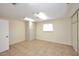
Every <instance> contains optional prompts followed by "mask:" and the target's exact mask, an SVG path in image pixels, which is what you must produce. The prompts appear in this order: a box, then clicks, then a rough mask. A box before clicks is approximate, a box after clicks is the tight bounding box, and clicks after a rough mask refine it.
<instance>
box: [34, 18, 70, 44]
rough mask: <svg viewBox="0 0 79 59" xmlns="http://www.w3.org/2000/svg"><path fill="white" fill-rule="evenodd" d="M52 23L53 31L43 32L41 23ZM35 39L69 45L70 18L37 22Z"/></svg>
mask: <svg viewBox="0 0 79 59" xmlns="http://www.w3.org/2000/svg"><path fill="white" fill-rule="evenodd" d="M45 23H52V24H53V26H54V31H52V32H43V31H42V29H43V24H45ZM36 28H37V29H36V39H39V40H45V41H51V42H56V43H62V44H67V45H71V19H70V18H68V19H56V20H50V21H44V22H39V23H37V26H36Z"/></svg>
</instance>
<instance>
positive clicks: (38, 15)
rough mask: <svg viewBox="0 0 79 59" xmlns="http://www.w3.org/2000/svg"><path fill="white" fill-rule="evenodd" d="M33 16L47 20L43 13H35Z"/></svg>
mask: <svg viewBox="0 0 79 59" xmlns="http://www.w3.org/2000/svg"><path fill="white" fill-rule="evenodd" d="M35 16H36V17H38V18H40V19H42V20H46V19H47V16H46V15H45V14H44V13H43V12H39V13H35Z"/></svg>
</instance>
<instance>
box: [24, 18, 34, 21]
mask: <svg viewBox="0 0 79 59" xmlns="http://www.w3.org/2000/svg"><path fill="white" fill-rule="evenodd" d="M24 20H26V21H31V22H34V20H33V19H31V18H28V17H25V18H24Z"/></svg>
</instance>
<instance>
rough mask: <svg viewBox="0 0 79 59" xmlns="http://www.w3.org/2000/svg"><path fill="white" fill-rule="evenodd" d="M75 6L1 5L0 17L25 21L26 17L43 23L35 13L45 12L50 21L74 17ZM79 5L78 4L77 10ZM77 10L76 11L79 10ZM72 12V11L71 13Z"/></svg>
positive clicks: (39, 4)
mask: <svg viewBox="0 0 79 59" xmlns="http://www.w3.org/2000/svg"><path fill="white" fill-rule="evenodd" d="M73 6H74V4H67V3H16V5H12V4H11V3H0V17H5V18H10V19H19V20H23V18H24V17H29V18H32V19H34V20H36V21H42V20H41V19H38V18H37V17H35V15H34V14H35V13H38V12H43V13H45V15H46V16H47V17H48V20H50V19H58V18H66V17H70V16H72V14H73V13H74V12H73V10H72V9H73ZM78 7H79V4H77V8H78ZM77 8H75V9H77ZM71 10H72V11H71Z"/></svg>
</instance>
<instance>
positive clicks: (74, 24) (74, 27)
mask: <svg viewBox="0 0 79 59" xmlns="http://www.w3.org/2000/svg"><path fill="white" fill-rule="evenodd" d="M72 46H73V48H74V50H75V51H76V52H77V14H75V15H74V16H73V17H72Z"/></svg>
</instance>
